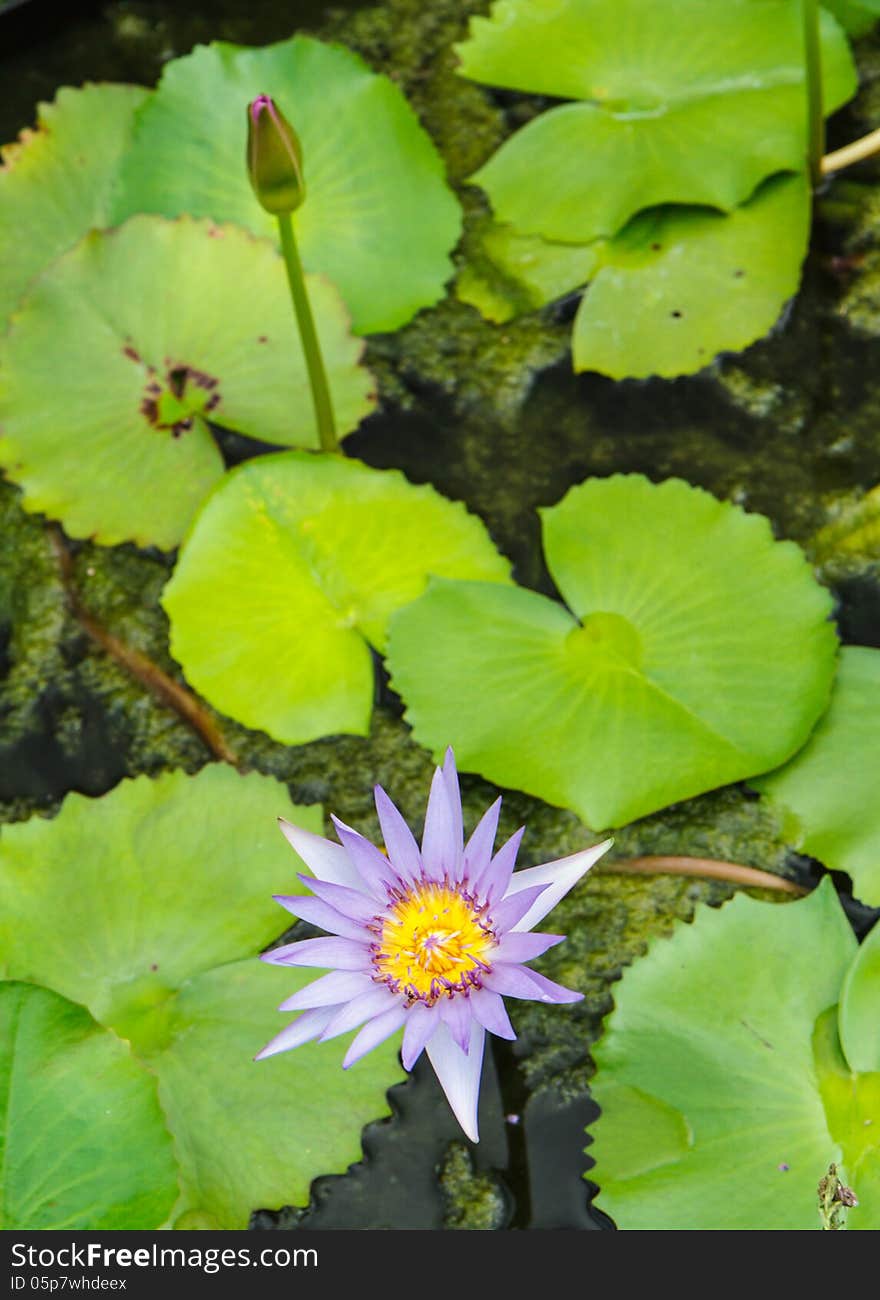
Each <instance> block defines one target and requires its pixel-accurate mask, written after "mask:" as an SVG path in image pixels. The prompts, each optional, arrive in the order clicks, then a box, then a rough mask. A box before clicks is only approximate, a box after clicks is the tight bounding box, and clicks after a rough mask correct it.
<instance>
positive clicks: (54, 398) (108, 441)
mask: <svg viewBox="0 0 880 1300" xmlns="http://www.w3.org/2000/svg"><path fill="white" fill-rule="evenodd" d="M309 282H310V283H309V292H310V296H311V300H312V307H313V311H314V314H315V319H316V326H317V330H318V334H319V336H320V339H321V344H322V348H323V353H324V360H325V365H326V368H327V374H328V380H329V384H330V388H331V392H332V395H333V400H334V404H335V410H336V416H337V422H338V426H339V429H340V431H341V432H342V433H346V432H350V431H351V430H352V429H353V428H355V427H356V425H357V424H358V423H359V422H360V420H361V419H362V418H363V417H364V416H365V415H366V414H367V413H368V412H369V411H370V409H371V408H372V406H373V403H374V400H375V398H374V391H373V381H372V377H371V376H370V374H369V372H368V371H367V370H366V369H364V367H363V366H362V365H361V364H360V356H361V352H362V349H363V344H362V343H361V342H360V341H359V340H356V339H354V338H353V337H352V336H351V334H350V333H349V330H348V320H347V315H346V311H345V308H344V306H343V304H342V301H341V300H340V298H339V295H338V294H337V293H336V291H335V290H334V289H333V287H332V285H330V284H328V283H327V282H326V281H325V280H324V279H322V278H321V277H315V276H311V277H309ZM0 362H2V367H3V382H2V386H0V430H2V435H3V436H2V438H0V465H2V466H3V467H4V468H5V470H6V473H7V475H8V477H9V478H11V479H12V480H13V481H14V482H16V483H18V484H19V485H20V486H21V487H22V488H23V489H24V496H23V503H24V505H25V507H26V508H27V509H28V510H33V511H41V512H43V513H45V514H47V515H49V516H50V518H53V519H59V520H60V521H61V522H62V523H63V525H64V527H65V529H66V531H67V532H68V533H69V534H70V535H71V536H72V537H93V538H94V539H95V540H97V541H99V542H103V543H105V544H108V545H109V544H113V543H116V542H121V541H127V540H131V541H135V542H138V543H139V544H141V545H145V544H153V545H156V546H159V547H162V548H164V549H170V548H171V547H174V546H176V545H177V544H178V543H179V542H180V540H181V538H182V536H183V534H184V532H185V530H186V528H187V525H188V524H189V522H190V520H191V518H192V516H193V514H194V512H195V509H196V507H197V506H198V505H199V503H200V502H201V500H202V499H203V498H204V496H205V495H206V494H207V492H208V491H209V490H210V489H211V488H212V487H213V486H214V485H215V484H216V483H217V481H218V480H219V479H220V478H221V477H222V475H223V473H224V465H223V460H222V457H221V455H220V451H219V448H218V447H217V445H216V443H215V442H214V439H213V437H212V435H211V432H210V430H209V428H208V424H207V421H208V419H210V420H211V421H213V422H214V423H216V424H218V425H221V426H223V427H224V428H227V429H232V430H234V431H236V432H238V433H242V434H245V435H251V436H254V437H257V438H260V439H262V440H264V441H266V442H270V443H276V444H280V445H281V446H305V447H317V446H318V444H319V439H318V433H317V428H316V425H315V418H314V412H313V408H312V399H311V392H310V389H309V384H308V373H307V368H306V363H305V358H304V356H303V352H302V348H301V345H300V341H299V335H298V332H297V329H296V324H295V321H294V317H293V311H292V308H291V305H290V300H289V296H288V292H287V286H286V281H285V276H284V267H283V263H282V261H281V258H280V256H279V255H278V253H277V252H276V251H275V249H274V248H273V247H272V245H271V244H269V243H268V242H267V241H265V240H258V239H255V238H254V237H253V236H252V235H249V234H248V233H246V232H245V231H242V230H239V229H237V228H236V227H233V226H216V225H214V224H213V223H212V222H209V221H195V220H193V219H191V218H188V217H183V218H180V219H178V220H176V221H166V220H164V219H163V218H161V217H154V216H140V217H133V218H132V220H131V221H129V222H127V223H126V224H125V225H124V226H122V227H120V228H118V229H116V230H113V231H108V232H105V233H99V232H93V233H92V234H90V235H88V236H87V237H86V238H85V239H84V240H83V241H82V242H81V243H80V244H79V245H77V246H76V247H75V248H74V249H72V250H71V251H70V252H68V253H66V254H65V255H64V256H63V257H62V258H61V259H60V260H59V261H58V262H57V263H55V265H54V266H53V267H51V268H50V270H49V271H47V272H46V273H45V275H44V276H42V277H41V279H40V280H39V281H38V282H37V283H36V285H35V286H34V287H33V289H32V290H31V292H30V293H29V295H28V297H27V298H26V300H25V302H24V303H23V305H22V306H21V307H20V309H19V311H18V312H17V314H16V318H15V321H14V322H13V325H12V327H11V329H10V330H9V332H8V334H7V335H6V337H5V339H3V340H2V342H0Z"/></svg>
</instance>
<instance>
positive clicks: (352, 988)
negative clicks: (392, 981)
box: [278, 970, 373, 1011]
mask: <svg viewBox="0 0 880 1300" xmlns="http://www.w3.org/2000/svg"><path fill="white" fill-rule="evenodd" d="M372 986H373V981H372V979H371V978H370V976H369V975H366V974H363V973H362V972H361V971H348V970H332V971H330V973H329V975H319V976H318V978H317V979H316V980H312V982H311V984H306V986H305V988H301V989H299V990H298V991H297V992H296V993H294V994H293V995H292V996H291V997H289V998H287V999H286V1000H285V1001H284V1002H282V1003H281V1006H280V1007H279V1008H278V1010H279V1011H303V1010H305V1009H306V1008H308V1007H338V1006H339V1005H340V1003H342V1002H348V1000H349V998H355V997H357V995H358V994H359V993H365V992H366V990H367V989H369V988H372Z"/></svg>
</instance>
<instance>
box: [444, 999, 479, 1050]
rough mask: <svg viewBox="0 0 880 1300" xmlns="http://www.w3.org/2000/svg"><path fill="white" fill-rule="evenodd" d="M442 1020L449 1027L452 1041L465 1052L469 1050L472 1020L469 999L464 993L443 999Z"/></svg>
mask: <svg viewBox="0 0 880 1300" xmlns="http://www.w3.org/2000/svg"><path fill="white" fill-rule="evenodd" d="M440 1019H441V1020H442V1021H443V1023H444V1024H445V1025H448V1027H449V1032H450V1034H452V1041H453V1042H454V1043H458V1045H459V1047H460V1048H461V1050H462V1051H463V1052H466V1051H467V1049H468V1043H469V1042H470V1039H471V1020H472V1019H473V1017H472V1016H471V1013H470V1008H469V1005H468V999H467V997H466V996H465V995H464V994H463V993H454V994H453V995H452V997H451V998H443V1000H442V1001H441V1003H440Z"/></svg>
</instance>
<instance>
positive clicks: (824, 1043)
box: [589, 880, 880, 1231]
mask: <svg viewBox="0 0 880 1300" xmlns="http://www.w3.org/2000/svg"><path fill="white" fill-rule="evenodd" d="M855 951H856V943H855V939H854V937H853V934H852V931H851V929H850V927H849V924H848V922H847V920H846V917H845V916H844V913H843V910H842V908H841V907H840V904H839V903H838V901H837V897H836V894H835V892H834V889H833V886H832V884H831V882H830V880H825V881H824V882H823V883H822V885H821V886H820V887H819V889H817V890H816V891H815V892H814V893H813V894H812V895H811V896H810V897H809V898H806V899H803V900H801V901H799V902H796V903H790V904H782V905H780V904H769V903H758V902H755V901H754V900H752V899H750V898H747V897H745V896H742V895H741V896H739V897H737V898H736V899H734V901H733V902H731V903H729V904H727V905H726V906H725V907H724V908H723V909H721V910H720V911H713V910H710V909H707V908H704V907H701V908H699V909H698V913H697V917H696V919H695V921H694V922H693V924H691V925H680V926H678V927H677V928H676V930H675V932H674V933H673V935H672V937H671V938H669V939H660V940H657V941H656V942H655V943H654V944H653V945H652V946H651V948H650V949H649V951H648V954H647V956H645V957H643V958H641V959H640V960H639V961H638V962H636V964H635V965H634V966H632V967H631V968H630V969H629V970H627V971H626V972H625V974H624V977H623V981H622V983H621V984H620V985H619V986H618V988H617V990H616V991H615V1009H614V1011H613V1013H612V1014H611V1016H610V1017H609V1020H608V1024H607V1028H606V1031H605V1034H604V1036H603V1038H602V1039H601V1040H600V1042H599V1045H598V1047H597V1049H596V1052H595V1057H596V1063H597V1067H598V1073H597V1076H596V1079H595V1080H594V1083H593V1085H592V1088H593V1093H594V1096H595V1099H596V1100H597V1101H598V1103H599V1106H600V1108H601V1112H602V1113H601V1115H600V1118H599V1120H598V1121H597V1122H596V1124H595V1125H594V1126H593V1130H592V1131H593V1135H594V1141H593V1145H592V1146H591V1147H590V1148H589V1153H590V1155H592V1156H593V1158H594V1159H595V1161H596V1166H595V1168H594V1169H591V1170H590V1174H589V1176H590V1178H591V1179H593V1180H595V1181H596V1182H597V1183H598V1184H599V1188H600V1191H599V1196H598V1200H597V1204H598V1205H599V1206H600V1207H601V1208H602V1209H603V1210H605V1211H606V1212H607V1213H608V1214H610V1215H611V1216H612V1217H613V1218H614V1220H615V1222H616V1223H617V1225H618V1227H621V1228H630V1229H686V1230H693V1229H728V1230H729V1229H739V1230H748V1231H754V1230H758V1229H806V1230H809V1229H816V1228H818V1227H819V1219H818V1212H817V1185H818V1182H819V1179H820V1178H821V1177H822V1176H823V1175H824V1174H825V1173H826V1171H827V1168H828V1165H829V1164H830V1163H831V1162H832V1161H834V1162H836V1163H837V1164H838V1165H839V1166H841V1167H842V1177H843V1178H844V1181H846V1182H848V1183H849V1184H850V1185H852V1186H853V1187H854V1188H855V1191H856V1194H857V1196H858V1197H859V1201H860V1204H859V1207H858V1208H857V1209H854V1210H852V1211H851V1212H850V1216H849V1222H848V1226H849V1227H850V1228H863V1229H872V1228H877V1227H880V1200H878V1198H877V1197H876V1195H875V1192H876V1190H877V1188H878V1185H880V1177H878V1176H880V1146H878V1137H880V1135H878V1133H877V1130H876V1124H874V1125H873V1127H872V1126H870V1125H868V1126H866V1125H865V1120H866V1118H867V1119H871V1118H872V1111H871V1106H872V1105H873V1106H875V1107H876V1102H877V1101H878V1100H880V1087H878V1085H880V1076H878V1075H876V1074H856V1073H854V1072H853V1071H852V1070H851V1068H850V1067H849V1066H848V1065H847V1063H846V1062H845V1060H844V1059H843V1057H842V1055H841V1053H840V1047H839V1043H838V1038H837V1022H836V1012H835V1010H834V1007H835V1004H836V1002H837V1000H838V998H839V996H840V991H841V985H842V984H843V982H844V979H845V977H846V973H847V968H848V967H849V966H850V963H851V962H852V961H853V958H854V954H855ZM856 960H857V958H856ZM874 998H875V1006H876V1005H877V1004H878V1003H880V984H877V983H875V986H874ZM876 1114H877V1111H876V1108H875V1109H874V1110H873V1118H876Z"/></svg>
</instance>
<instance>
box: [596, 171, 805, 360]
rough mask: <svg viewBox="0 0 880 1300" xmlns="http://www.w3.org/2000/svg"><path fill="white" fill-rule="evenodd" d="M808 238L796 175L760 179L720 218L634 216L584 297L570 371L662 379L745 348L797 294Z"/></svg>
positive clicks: (670, 211) (801, 183)
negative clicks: (751, 192)
mask: <svg viewBox="0 0 880 1300" xmlns="http://www.w3.org/2000/svg"><path fill="white" fill-rule="evenodd" d="M809 237H810V192H809V187H808V185H807V182H806V179H805V177H803V176H779V177H775V178H774V179H773V180H770V181H767V182H766V184H764V185H763V186H762V187H761V189H760V191H759V192H758V193H757V194H756V195H755V197H754V198H753V199H752V200H751V201H750V202H749V203H746V204H745V205H744V206H743V207H741V208H737V209H736V210H735V211H734V212H732V213H731V214H730V215H729V216H724V215H722V214H720V213H715V212H708V211H706V210H699V209H687V208H686V209H675V208H665V209H661V210H657V211H655V212H651V213H645V214H644V215H643V216H641V217H637V218H636V219H635V221H634V222H633V223H632V226H631V227H628V228H627V230H625V231H624V232H623V234H621V235H619V236H618V237H617V238H616V239H614V240H613V241H612V242H611V244H610V245H609V246H608V247H607V249H606V251H605V253H604V255H603V257H602V261H601V269H600V270H599V272H598V274H597V275H596V277H595V279H594V280H593V281H592V283H591V284H590V285H589V286H588V288H587V291H586V293H585V294H584V296H583V299H582V301H581V305H580V308H579V309H578V314H577V316H576V318H575V322H574V331H573V336H572V348H573V353H574V368H575V370H577V371H580V370H598V371H599V372H600V373H601V374H604V375H611V376H612V378H615V379H622V378H624V377H626V376H629V377H632V378H641V377H644V376H647V375H663V376H667V377H671V376H674V375H681V374H691V373H693V372H694V371H695V370H700V369H702V367H703V366H705V365H708V363H709V362H710V361H711V359H712V357H713V356H715V355H716V354H717V353H718V352H722V351H725V352H736V351H739V350H740V349H742V348H744V347H747V346H748V344H749V343H753V342H754V340H755V339H756V338H760V337H761V336H762V335H764V334H766V333H767V331H768V330H769V329H771V327H772V326H773V325H774V324H775V323H776V321H777V319H778V318H779V315H780V313H781V311H782V309H783V307H784V305H785V303H786V302H787V301H788V300H789V298H793V297H794V295H795V294H796V293H797V290H798V285H799V284H800V277H801V263H802V262H803V259H804V257H805V256H806V252H807V245H808V242H809ZM636 301H637V302H638V304H639V309H638V311H633V306H632V305H633V303H634V302H636Z"/></svg>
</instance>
